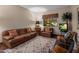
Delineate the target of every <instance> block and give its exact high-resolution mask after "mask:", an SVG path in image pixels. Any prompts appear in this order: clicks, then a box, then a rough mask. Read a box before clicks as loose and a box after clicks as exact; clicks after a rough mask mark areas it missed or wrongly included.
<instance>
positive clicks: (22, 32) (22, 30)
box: [18, 28, 27, 35]
mask: <svg viewBox="0 0 79 59" xmlns="http://www.w3.org/2000/svg"><path fill="white" fill-rule="evenodd" d="M18 33H19V34H20V35H21V34H26V33H27V29H25V28H23V29H19V30H18Z"/></svg>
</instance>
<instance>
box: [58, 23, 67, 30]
mask: <svg viewBox="0 0 79 59" xmlns="http://www.w3.org/2000/svg"><path fill="white" fill-rule="evenodd" d="M59 29H60V31H61V32H67V31H68V24H67V23H61V24H59Z"/></svg>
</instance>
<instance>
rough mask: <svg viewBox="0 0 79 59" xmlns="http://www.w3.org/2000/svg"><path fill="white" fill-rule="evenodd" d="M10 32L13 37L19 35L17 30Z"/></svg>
mask: <svg viewBox="0 0 79 59" xmlns="http://www.w3.org/2000/svg"><path fill="white" fill-rule="evenodd" d="M8 32H9V35H10V36H11V37H15V36H18V33H17V31H16V30H9V31H8Z"/></svg>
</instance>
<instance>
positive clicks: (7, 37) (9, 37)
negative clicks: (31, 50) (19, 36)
mask: <svg viewBox="0 0 79 59" xmlns="http://www.w3.org/2000/svg"><path fill="white" fill-rule="evenodd" d="M3 38H4V39H6V40H10V39H13V38H14V37H12V36H4V37H3Z"/></svg>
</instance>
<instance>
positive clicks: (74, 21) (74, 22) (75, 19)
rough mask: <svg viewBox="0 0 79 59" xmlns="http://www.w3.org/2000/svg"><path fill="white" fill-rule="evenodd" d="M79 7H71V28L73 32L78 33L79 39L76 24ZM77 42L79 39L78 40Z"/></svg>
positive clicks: (78, 30)
mask: <svg viewBox="0 0 79 59" xmlns="http://www.w3.org/2000/svg"><path fill="white" fill-rule="evenodd" d="M78 7H79V6H71V11H72V26H73V31H76V32H77V33H78V38H79V29H77V26H78V25H77V23H78V20H77V19H78V17H77V8H78ZM78 40H79V39H78Z"/></svg>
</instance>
